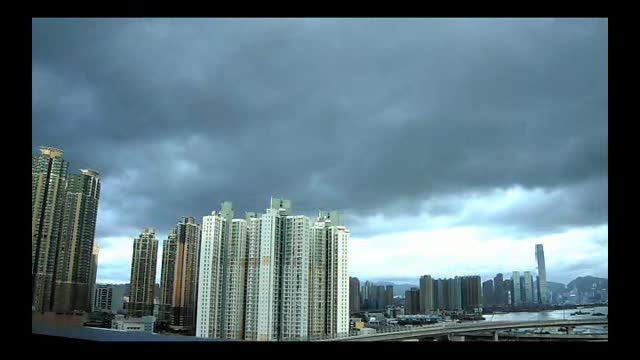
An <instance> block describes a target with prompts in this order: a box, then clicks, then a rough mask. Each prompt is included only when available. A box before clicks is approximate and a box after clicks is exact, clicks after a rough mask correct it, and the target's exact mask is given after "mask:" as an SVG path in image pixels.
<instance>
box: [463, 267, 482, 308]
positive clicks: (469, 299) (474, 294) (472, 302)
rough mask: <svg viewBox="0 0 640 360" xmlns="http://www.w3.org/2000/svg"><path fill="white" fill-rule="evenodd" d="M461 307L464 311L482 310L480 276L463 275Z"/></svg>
mask: <svg viewBox="0 0 640 360" xmlns="http://www.w3.org/2000/svg"><path fill="white" fill-rule="evenodd" d="M461 283H462V308H463V309H464V310H465V311H474V312H477V311H482V283H481V280H480V276H477V275H474V276H463V277H462V279H461Z"/></svg>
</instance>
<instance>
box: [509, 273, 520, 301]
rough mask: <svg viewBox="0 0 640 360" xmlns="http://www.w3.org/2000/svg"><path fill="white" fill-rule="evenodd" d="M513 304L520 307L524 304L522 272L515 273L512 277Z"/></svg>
mask: <svg viewBox="0 0 640 360" xmlns="http://www.w3.org/2000/svg"><path fill="white" fill-rule="evenodd" d="M511 304H512V305H514V306H519V305H521V304H522V297H521V294H520V272H518V271H514V272H513V274H512V275H511Z"/></svg>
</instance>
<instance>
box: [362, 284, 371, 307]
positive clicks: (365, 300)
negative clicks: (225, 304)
mask: <svg viewBox="0 0 640 360" xmlns="http://www.w3.org/2000/svg"><path fill="white" fill-rule="evenodd" d="M370 293H371V283H370V282H369V280H367V281H365V282H364V286H362V296H361V297H362V305H363V308H364V309H365V310H368V309H369V308H370V305H369V302H370V299H369V294H370Z"/></svg>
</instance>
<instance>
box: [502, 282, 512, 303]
mask: <svg viewBox="0 0 640 360" xmlns="http://www.w3.org/2000/svg"><path fill="white" fill-rule="evenodd" d="M503 289H504V294H505V295H504V297H505V300H506V301H505V305H512V304H513V280H511V279H506V280H504V282H503Z"/></svg>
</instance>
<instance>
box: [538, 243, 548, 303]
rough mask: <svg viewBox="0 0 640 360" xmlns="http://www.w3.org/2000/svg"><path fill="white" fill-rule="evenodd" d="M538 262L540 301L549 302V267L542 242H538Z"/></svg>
mask: <svg viewBox="0 0 640 360" xmlns="http://www.w3.org/2000/svg"><path fill="white" fill-rule="evenodd" d="M536 262H537V264H538V289H539V291H538V294H539V296H538V297H539V302H540V303H542V304H548V303H549V292H548V290H547V268H546V265H545V262H544V248H543V246H542V244H536Z"/></svg>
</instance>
